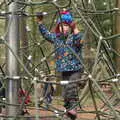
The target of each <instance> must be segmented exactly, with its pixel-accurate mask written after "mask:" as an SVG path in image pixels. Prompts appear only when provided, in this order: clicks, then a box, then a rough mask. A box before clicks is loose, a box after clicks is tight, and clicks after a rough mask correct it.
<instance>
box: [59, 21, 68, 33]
mask: <svg viewBox="0 0 120 120" xmlns="http://www.w3.org/2000/svg"><path fill="white" fill-rule="evenodd" d="M62 27H63V30H62ZM59 29H60V32H63V33H64V34H66V33H68V32H69V31H70V26H69V25H68V24H64V23H63V24H62V26H61V25H60V26H59Z"/></svg>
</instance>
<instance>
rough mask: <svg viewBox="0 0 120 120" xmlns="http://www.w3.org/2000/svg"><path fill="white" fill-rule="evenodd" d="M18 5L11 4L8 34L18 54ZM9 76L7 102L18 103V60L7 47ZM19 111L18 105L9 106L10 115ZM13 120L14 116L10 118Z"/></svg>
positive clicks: (11, 45) (9, 42)
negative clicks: (16, 13) (16, 77)
mask: <svg viewBox="0 0 120 120" xmlns="http://www.w3.org/2000/svg"><path fill="white" fill-rule="evenodd" d="M17 9H18V5H17V3H16V2H12V3H11V4H10V5H9V8H8V10H9V12H11V13H12V14H11V15H9V16H8V35H7V42H8V45H9V46H10V48H11V49H12V50H13V52H14V53H15V54H16V55H18V49H19V16H18V15H15V11H17ZM6 58H7V60H6V62H7V66H6V70H7V76H9V77H10V79H8V81H7V91H6V98H7V102H8V103H10V104H17V103H18V95H17V94H18V80H19V79H16V80H15V79H14V80H13V79H12V78H13V77H15V76H18V70H19V69H18V62H17V60H16V58H15V57H14V55H13V54H12V52H11V51H10V50H9V48H7V56H6ZM16 111H17V107H16V106H7V114H8V115H10V116H15V115H16V113H17V112H16ZM9 120H12V118H9Z"/></svg>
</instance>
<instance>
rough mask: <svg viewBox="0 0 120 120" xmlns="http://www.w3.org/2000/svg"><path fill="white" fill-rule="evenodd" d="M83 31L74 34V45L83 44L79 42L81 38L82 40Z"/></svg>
mask: <svg viewBox="0 0 120 120" xmlns="http://www.w3.org/2000/svg"><path fill="white" fill-rule="evenodd" d="M83 36H84V35H83V33H81V32H79V33H78V34H75V35H74V45H76V46H81V45H83V44H81V42H80V41H81V40H84V39H83Z"/></svg>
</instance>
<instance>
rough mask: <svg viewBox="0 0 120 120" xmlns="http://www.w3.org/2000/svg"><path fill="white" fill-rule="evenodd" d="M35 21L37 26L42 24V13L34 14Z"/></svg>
mask: <svg viewBox="0 0 120 120" xmlns="http://www.w3.org/2000/svg"><path fill="white" fill-rule="evenodd" d="M36 17H37V18H36V21H37V23H38V24H42V22H43V13H42V12H38V13H37V14H36Z"/></svg>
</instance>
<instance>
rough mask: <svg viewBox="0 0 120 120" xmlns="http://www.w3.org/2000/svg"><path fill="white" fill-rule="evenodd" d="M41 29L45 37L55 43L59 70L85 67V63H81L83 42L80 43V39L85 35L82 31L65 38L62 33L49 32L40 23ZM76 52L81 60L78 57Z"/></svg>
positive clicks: (76, 69) (75, 69) (74, 69)
mask: <svg viewBox="0 0 120 120" xmlns="http://www.w3.org/2000/svg"><path fill="white" fill-rule="evenodd" d="M39 30H40V32H41V34H42V35H43V37H44V38H45V39H46V40H48V41H49V42H51V43H53V44H54V47H55V49H56V48H57V49H56V52H55V57H56V69H57V71H58V72H66V71H79V70H81V69H83V65H82V64H81V62H82V55H81V54H82V53H81V51H82V44H80V40H81V39H82V37H83V34H82V33H79V34H71V35H70V36H69V37H67V39H65V37H63V35H62V34H59V35H57V34H56V33H51V32H49V31H48V29H47V28H46V27H45V25H43V24H40V25H39ZM76 54H77V56H79V58H80V60H79V59H78V57H76Z"/></svg>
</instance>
